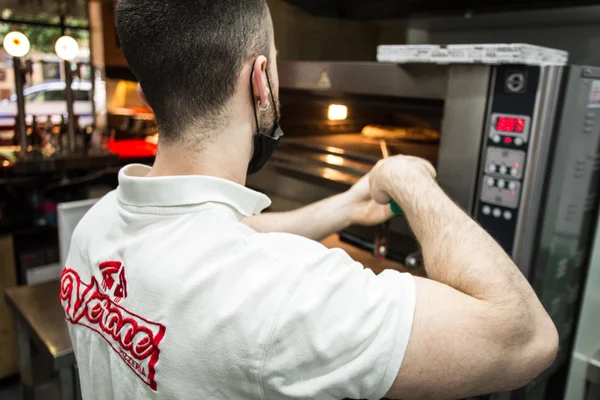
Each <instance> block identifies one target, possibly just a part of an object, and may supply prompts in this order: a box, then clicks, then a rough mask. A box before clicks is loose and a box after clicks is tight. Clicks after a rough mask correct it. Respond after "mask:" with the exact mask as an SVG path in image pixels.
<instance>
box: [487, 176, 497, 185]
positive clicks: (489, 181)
mask: <svg viewBox="0 0 600 400" xmlns="http://www.w3.org/2000/svg"><path fill="white" fill-rule="evenodd" d="M487 184H488V186H494V185H495V184H496V180H495V179H494V178H488V179H487Z"/></svg>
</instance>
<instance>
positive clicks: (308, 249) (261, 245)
mask: <svg viewBox="0 0 600 400" xmlns="http://www.w3.org/2000/svg"><path fill="white" fill-rule="evenodd" d="M247 240H248V244H249V245H251V246H253V247H254V248H256V249H257V250H258V251H260V252H261V253H262V254H263V255H264V256H266V257H269V258H271V259H273V260H276V261H279V262H284V263H286V264H292V265H297V266H309V265H314V264H323V263H334V264H337V265H340V264H352V263H354V260H352V258H351V257H350V256H349V255H348V254H347V253H346V252H345V251H343V250H340V249H329V248H327V247H325V246H324V245H323V244H322V243H320V242H317V241H315V240H311V239H307V238H305V237H302V236H297V235H293V234H290V233H257V234H255V235H251V236H249V237H248V239H247Z"/></svg>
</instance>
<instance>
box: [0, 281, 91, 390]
mask: <svg viewBox="0 0 600 400" xmlns="http://www.w3.org/2000/svg"><path fill="white" fill-rule="evenodd" d="M59 293H60V282H58V281H55V282H49V283H43V284H40V285H32V286H22V287H16V288H11V289H8V290H7V291H6V294H5V296H6V301H7V304H8V305H9V307H10V308H11V309H12V311H13V314H14V319H15V325H16V334H17V342H18V350H19V372H20V374H21V383H22V399H27V400H30V399H33V398H34V385H35V383H34V369H35V365H34V364H35V363H34V362H33V358H32V349H33V348H35V349H36V350H38V351H39V352H40V353H41V354H42V355H43V356H45V357H50V358H51V360H52V361H53V367H54V369H55V370H56V371H58V373H59V376H60V386H61V392H62V398H63V399H65V400H71V399H78V398H80V396H81V395H80V393H81V392H80V390H79V381H78V374H77V367H76V364H75V354H74V353H73V347H72V345H71V339H70V337H69V332H68V330H67V323H66V321H65V314H64V311H63V309H62V307H61V305H60V303H59V300H58V296H59Z"/></svg>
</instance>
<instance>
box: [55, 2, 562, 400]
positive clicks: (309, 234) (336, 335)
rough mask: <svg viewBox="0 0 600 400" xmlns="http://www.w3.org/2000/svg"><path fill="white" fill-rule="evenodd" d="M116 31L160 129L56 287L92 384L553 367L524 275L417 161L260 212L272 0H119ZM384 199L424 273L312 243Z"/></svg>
mask: <svg viewBox="0 0 600 400" xmlns="http://www.w3.org/2000/svg"><path fill="white" fill-rule="evenodd" d="M117 27H118V33H119V38H120V43H121V46H122V48H123V51H124V53H125V57H126V58H127V60H128V62H129V65H130V67H131V69H132V71H133V72H134V73H135V75H136V76H137V78H138V79H139V82H140V94H141V95H142V96H143V97H144V98H145V99H146V101H147V102H148V104H149V106H150V107H151V108H152V109H153V110H154V113H155V114H156V119H157V122H158V125H159V128H160V132H161V137H160V144H159V153H158V155H157V158H156V162H155V164H154V166H153V167H152V168H148V167H145V166H140V165H133V166H129V167H126V168H124V169H123V170H122V171H121V172H120V173H119V187H118V189H117V190H116V191H114V192H112V193H110V194H109V195H107V196H106V197H105V198H103V199H102V200H100V201H99V203H98V204H97V205H96V206H95V207H94V208H93V209H92V210H91V211H90V212H89V213H88V214H87V215H86V216H85V217H84V218H83V220H82V221H81V223H80V224H79V226H78V227H77V229H76V231H75V234H74V237H73V240H72V247H71V250H70V254H69V258H68V261H67V265H66V269H65V271H64V272H63V275H62V290H61V302H62V304H63V306H64V308H65V313H66V316H67V320H68V321H69V331H70V334H71V338H72V340H73V346H74V349H75V354H76V357H77V364H78V367H79V373H80V378H81V387H82V390H83V397H84V398H85V399H150V398H154V399H342V398H355V399H361V398H368V399H379V398H382V397H384V396H385V397H388V398H403V399H410V398H446V399H455V398H461V397H467V396H472V395H478V394H484V393H491V392H498V391H504V390H510V389H513V388H517V387H520V386H523V385H524V384H526V383H527V382H529V381H530V380H531V379H533V378H534V377H535V376H537V375H538V374H539V373H541V372H542V371H543V370H544V369H545V368H547V367H548V366H549V365H550V364H551V363H552V361H553V359H554V357H555V355H556V351H557V332H556V329H555V327H554V325H553V324H552V321H551V320H550V318H549V317H548V315H547V314H546V312H545V311H544V309H543V307H542V305H541V304H540V302H539V301H538V299H537V297H536V295H535V294H534V292H533V290H532V289H531V287H530V286H529V284H528V282H527V281H526V279H525V278H524V277H523V276H522V274H521V273H520V272H519V270H518V269H517V267H516V266H515V265H514V264H513V262H512V261H511V259H510V258H509V257H508V256H507V255H506V254H505V253H504V252H503V251H502V249H501V248H500V247H499V246H498V244H496V243H495V241H494V240H493V239H492V238H491V237H490V236H489V235H487V234H486V233H485V232H484V231H483V230H482V229H481V228H480V227H479V226H478V225H477V224H476V223H475V222H473V221H472V220H471V219H470V218H469V217H468V216H467V215H466V214H465V213H463V212H462V211H461V210H460V209H459V208H458V207H457V206H456V205H455V204H454V203H453V202H452V201H451V200H450V199H449V198H448V197H447V196H446V195H445V194H444V193H443V191H442V190H441V189H440V188H439V187H438V185H437V184H436V182H435V179H434V178H435V171H434V170H433V168H432V166H431V165H430V164H428V163H427V162H425V161H423V160H420V159H416V158H412V157H403V156H400V157H393V158H390V159H388V160H386V161H384V162H380V163H379V164H378V165H377V166H376V167H375V168H374V169H373V171H372V172H371V173H370V174H369V175H368V177H365V178H364V179H362V180H361V181H360V182H359V183H358V184H357V185H355V186H354V187H353V188H352V189H350V190H349V191H348V192H346V193H343V194H340V195H338V196H335V197H332V198H330V199H326V200H324V201H322V202H319V203H317V204H314V205H311V206H309V207H306V208H304V209H300V210H297V211H293V212H289V213H280V214H268V213H265V214H260V213H261V211H262V210H263V209H265V208H266V207H268V205H269V203H270V202H269V200H268V198H267V197H265V196H264V195H262V194H259V193H256V192H253V191H251V190H249V189H247V188H245V187H244V186H243V185H244V183H245V181H246V176H247V174H248V173H253V172H256V171H257V170H258V169H260V167H261V166H262V164H264V162H266V160H267V159H268V157H269V155H270V153H271V152H272V150H273V149H274V147H275V145H276V144H277V142H278V141H279V140H280V138H281V135H282V132H281V130H280V129H279V124H278V118H279V109H278V102H277V100H276V99H277V97H278V75H277V65H276V50H275V43H274V38H273V27H272V22H271V18H270V14H269V10H268V8H267V5H266V3H265V0H218V1H217V0H169V1H164V0H120V1H119V3H118V4H117ZM142 92H143V93H142ZM392 199H393V200H395V201H396V202H397V203H398V204H399V205H400V207H401V208H402V209H403V210H404V211H405V213H406V216H407V218H408V221H409V222H410V224H411V226H412V228H413V230H414V233H415V235H416V237H417V238H418V240H419V242H420V244H421V246H422V249H423V255H424V262H425V265H426V269H427V273H428V275H429V277H430V278H431V280H427V279H421V278H413V277H411V276H410V275H407V274H400V273H398V272H395V271H386V272H384V273H382V274H381V275H379V276H375V275H374V274H373V273H372V272H370V271H368V270H365V269H363V267H362V266H361V265H359V264H358V263H356V262H353V260H352V259H350V257H349V256H348V255H347V254H345V253H344V252H342V251H340V250H328V249H326V248H324V247H323V246H322V245H320V244H319V243H318V242H315V241H312V240H310V238H312V239H320V238H323V237H325V236H327V235H329V234H331V233H333V232H336V231H338V230H340V229H343V228H345V227H347V226H349V225H350V224H353V223H362V224H367V225H368V224H377V223H381V222H383V221H384V220H386V219H388V218H390V217H391V213H390V211H389V205H388V204H389V203H390V201H391V200H392ZM269 232H272V233H269ZM284 232H286V233H284Z"/></svg>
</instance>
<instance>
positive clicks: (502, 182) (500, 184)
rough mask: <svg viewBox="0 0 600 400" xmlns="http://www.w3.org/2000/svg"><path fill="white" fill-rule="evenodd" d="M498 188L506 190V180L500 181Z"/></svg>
mask: <svg viewBox="0 0 600 400" xmlns="http://www.w3.org/2000/svg"><path fill="white" fill-rule="evenodd" d="M498 187H499V188H500V189H504V188H505V187H506V181H505V180H504V179H500V180H499V181H498Z"/></svg>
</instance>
